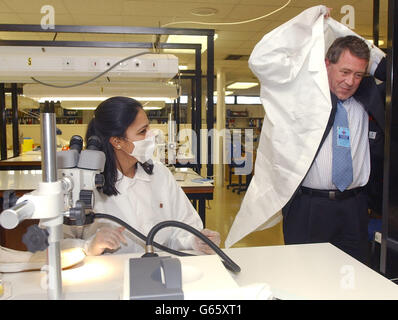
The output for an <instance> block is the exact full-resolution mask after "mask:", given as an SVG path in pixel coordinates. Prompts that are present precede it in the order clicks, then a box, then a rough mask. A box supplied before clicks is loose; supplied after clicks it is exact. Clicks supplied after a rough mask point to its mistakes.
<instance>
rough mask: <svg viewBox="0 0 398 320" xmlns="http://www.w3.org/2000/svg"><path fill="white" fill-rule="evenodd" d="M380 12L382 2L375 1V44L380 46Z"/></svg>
mask: <svg viewBox="0 0 398 320" xmlns="http://www.w3.org/2000/svg"><path fill="white" fill-rule="evenodd" d="M379 11H380V0H373V44H374V45H375V46H376V47H378V46H379Z"/></svg>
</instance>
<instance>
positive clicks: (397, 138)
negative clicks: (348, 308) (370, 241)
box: [380, 0, 398, 274]
mask: <svg viewBox="0 0 398 320" xmlns="http://www.w3.org/2000/svg"><path fill="white" fill-rule="evenodd" d="M397 10H398V0H389V1H388V34H387V82H386V117H385V119H386V121H385V123H386V128H385V148H384V150H385V151H384V152H385V153H384V179H383V217H382V220H383V221H382V239H381V253H380V271H381V272H382V273H383V274H387V273H389V271H390V270H388V269H389V268H388V267H389V261H388V257H389V250H388V249H389V246H388V243H389V239H393V240H395V241H396V240H397V239H398V227H397V225H396V223H394V221H396V219H397V210H398V203H397V201H396V199H397V198H398V181H397V179H396V172H397V170H398V169H397V163H398V150H397V149H398V148H397V146H398V109H397V108H398V68H397V66H398V12H397Z"/></svg>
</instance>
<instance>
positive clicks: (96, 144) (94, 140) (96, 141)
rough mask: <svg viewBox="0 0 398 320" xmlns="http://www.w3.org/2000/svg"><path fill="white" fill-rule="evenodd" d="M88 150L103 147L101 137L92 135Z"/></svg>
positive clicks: (88, 141)
mask: <svg viewBox="0 0 398 320" xmlns="http://www.w3.org/2000/svg"><path fill="white" fill-rule="evenodd" d="M86 149H88V150H97V151H99V150H101V149H102V142H101V139H100V138H98V137H97V136H91V137H89V138H88V139H87V148H86Z"/></svg>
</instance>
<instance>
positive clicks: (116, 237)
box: [86, 227, 127, 256]
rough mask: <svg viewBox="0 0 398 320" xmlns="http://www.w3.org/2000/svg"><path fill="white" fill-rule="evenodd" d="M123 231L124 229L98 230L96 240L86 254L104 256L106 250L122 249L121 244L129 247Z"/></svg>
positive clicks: (92, 241) (107, 228)
mask: <svg viewBox="0 0 398 320" xmlns="http://www.w3.org/2000/svg"><path fill="white" fill-rule="evenodd" d="M123 231H124V228H123V227H118V228H112V227H102V228H100V229H98V231H97V233H96V234H95V237H94V239H92V240H91V243H90V245H89V246H88V250H87V251H88V252H86V254H87V255H90V256H98V255H100V254H102V253H103V252H104V251H105V249H110V250H116V249H118V248H120V244H121V243H123V244H125V245H127V241H126V238H125V237H124V236H123V234H122V233H123Z"/></svg>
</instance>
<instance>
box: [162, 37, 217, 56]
mask: <svg viewBox="0 0 398 320" xmlns="http://www.w3.org/2000/svg"><path fill="white" fill-rule="evenodd" d="M217 38H218V35H217V34H214V40H216V39H217ZM166 42H167V43H191V44H201V45H202V51H201V53H203V52H205V51H206V50H207V36H183V35H174V34H171V35H169V36H168V38H167V41H166ZM164 52H165V53H195V50H194V49H164Z"/></svg>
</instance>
